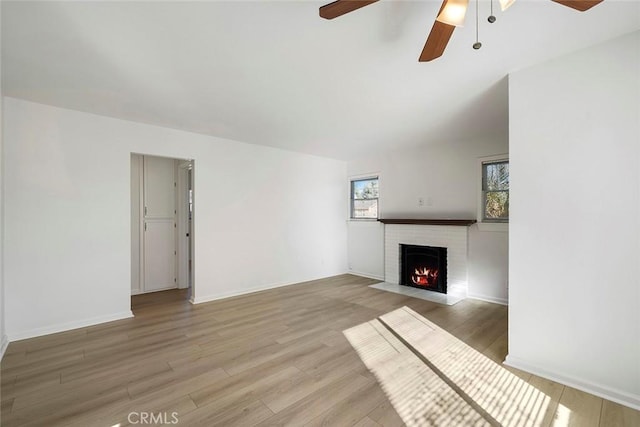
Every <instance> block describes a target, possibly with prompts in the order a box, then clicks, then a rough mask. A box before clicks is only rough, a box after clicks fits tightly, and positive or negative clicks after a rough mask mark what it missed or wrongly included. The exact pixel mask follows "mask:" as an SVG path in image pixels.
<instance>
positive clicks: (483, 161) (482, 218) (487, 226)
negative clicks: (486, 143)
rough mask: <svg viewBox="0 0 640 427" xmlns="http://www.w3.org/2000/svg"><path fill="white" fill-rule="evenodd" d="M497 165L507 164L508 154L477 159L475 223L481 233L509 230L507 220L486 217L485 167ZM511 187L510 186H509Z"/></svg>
mask: <svg viewBox="0 0 640 427" xmlns="http://www.w3.org/2000/svg"><path fill="white" fill-rule="evenodd" d="M497 163H507V164H508V163H509V155H508V154H498V155H495V156H487V157H481V158H479V159H478V172H477V177H478V210H477V221H478V228H479V229H480V230H481V231H500V232H506V231H508V229H509V218H506V219H502V218H498V219H492V218H487V217H486V194H487V191H485V189H484V187H485V182H486V168H485V165H488V164H497ZM509 187H511V186H509ZM510 191H511V188H509V189H508V190H496V191H492V192H510Z"/></svg>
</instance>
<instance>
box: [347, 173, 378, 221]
mask: <svg viewBox="0 0 640 427" xmlns="http://www.w3.org/2000/svg"><path fill="white" fill-rule="evenodd" d="M351 218H353V219H377V218H378V177H377V176H376V177H370V178H364V179H354V180H351Z"/></svg>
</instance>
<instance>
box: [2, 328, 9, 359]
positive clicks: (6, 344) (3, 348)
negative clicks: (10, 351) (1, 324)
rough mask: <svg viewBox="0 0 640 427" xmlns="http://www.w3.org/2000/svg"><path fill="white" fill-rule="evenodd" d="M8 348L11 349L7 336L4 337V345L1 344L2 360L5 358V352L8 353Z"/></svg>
mask: <svg viewBox="0 0 640 427" xmlns="http://www.w3.org/2000/svg"><path fill="white" fill-rule="evenodd" d="M7 347H9V337H7V335H6V334H5V335H2V343H0V360H2V358H3V357H4V352H5V351H7Z"/></svg>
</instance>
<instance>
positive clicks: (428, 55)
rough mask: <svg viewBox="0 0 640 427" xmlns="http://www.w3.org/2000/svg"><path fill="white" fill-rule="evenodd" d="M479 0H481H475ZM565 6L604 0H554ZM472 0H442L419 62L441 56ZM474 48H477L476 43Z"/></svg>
mask: <svg viewBox="0 0 640 427" xmlns="http://www.w3.org/2000/svg"><path fill="white" fill-rule="evenodd" d="M377 1H378V0H337V1H334V2H333V3H329V4H326V5H324V6H321V7H320V16H321V17H322V18H325V19H333V18H337V17H339V16H342V15H344V14H347V13H349V12H353V11H354V10H357V9H360V8H361V7H365V6H368V5H370V4H372V3H376V2H377ZM476 1H478V0H476ZM499 1H500V5H501V6H502V10H503V11H504V10H505V9H507V8H508V7H509V6H511V5H512V4H513V3H514V2H515V0H499ZM552 1H554V2H556V3H559V4H561V5H563V6H567V7H570V8H572V9H576V10H579V11H580V12H584V11H585V10H589V9H591V8H592V7H593V6H595V5H597V4H598V3H601V2H602V1H603V0H552ZM468 4H469V0H443V2H442V6H440V10H439V11H438V15H437V17H436V20H435V21H434V23H433V27H431V32H430V33H429V37H428V38H427V42H426V43H425V45H424V48H423V49H422V53H421V54H420V58H419V61H420V62H428V61H432V60H434V59H436V58H439V57H440V56H442V54H443V53H444V50H445V49H446V47H447V44H448V43H449V39H450V38H451V35H452V34H453V30H455V28H456V27H461V26H462V24H463V22H464V16H465V13H466V11H467V6H468ZM491 18H493V21H495V17H490V18H489V22H493V21H492V20H491ZM474 48H477V47H476V46H475V45H474Z"/></svg>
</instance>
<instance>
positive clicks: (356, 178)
mask: <svg viewBox="0 0 640 427" xmlns="http://www.w3.org/2000/svg"><path fill="white" fill-rule="evenodd" d="M371 180H376V181H378V197H376V198H372V199H356V198H354V195H355V194H354V189H355V185H354V183H356V182H359V181H371ZM356 200H375V201H376V206H377V209H376V212H377V213H376V216H375V218H374V217H355V216H354V207H355V206H354V205H355V203H354V202H355V201H356ZM379 218H380V174H367V175H361V176H353V177H350V178H349V220H350V221H377V220H378V219H379Z"/></svg>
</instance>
